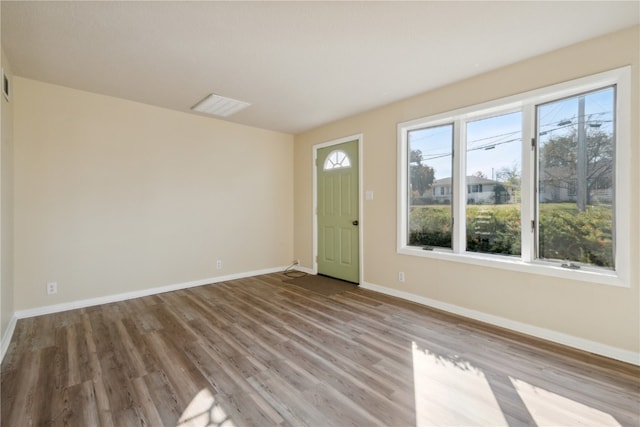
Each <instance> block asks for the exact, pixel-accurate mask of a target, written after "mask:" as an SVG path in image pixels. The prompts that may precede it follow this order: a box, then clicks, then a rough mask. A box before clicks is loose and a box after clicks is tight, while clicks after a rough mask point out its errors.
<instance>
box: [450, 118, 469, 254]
mask: <svg viewBox="0 0 640 427" xmlns="http://www.w3.org/2000/svg"><path fill="white" fill-rule="evenodd" d="M464 123H465V122H464V121H463V120H460V119H458V120H456V121H455V123H454V128H453V152H454V155H453V186H452V188H453V195H452V200H453V206H452V210H453V252H455V253H464V252H465V251H466V249H467V221H466V220H465V218H466V216H465V209H466V203H467V199H466V196H467V192H466V191H465V186H466V179H465V171H466V170H467V165H466V161H467V156H466V153H467V150H466V144H465V140H466V129H465V125H464Z"/></svg>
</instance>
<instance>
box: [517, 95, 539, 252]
mask: <svg viewBox="0 0 640 427" xmlns="http://www.w3.org/2000/svg"><path fill="white" fill-rule="evenodd" d="M535 137H536V133H535V106H534V105H533V104H526V105H524V106H523V108H522V175H521V183H520V185H521V187H520V191H521V205H520V206H521V208H520V209H521V218H522V228H521V233H522V246H521V254H522V255H521V256H522V260H523V261H525V262H530V261H533V260H534V259H535V253H536V251H535V240H536V239H535V227H532V224H533V222H532V221H537V219H536V216H537V215H536V212H535V211H536V204H535V198H536V186H537V184H536V174H535V171H536V167H535V164H536V163H535V160H536V149H535V148H534V146H533V143H532V140H533V138H535ZM536 227H537V226H536Z"/></svg>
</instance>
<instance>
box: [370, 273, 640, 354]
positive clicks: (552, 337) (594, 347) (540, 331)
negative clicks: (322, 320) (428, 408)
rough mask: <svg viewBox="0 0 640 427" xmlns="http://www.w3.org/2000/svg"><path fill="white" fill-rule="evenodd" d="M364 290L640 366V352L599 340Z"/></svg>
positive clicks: (372, 287) (417, 298) (400, 293)
mask: <svg viewBox="0 0 640 427" xmlns="http://www.w3.org/2000/svg"><path fill="white" fill-rule="evenodd" d="M360 286H361V287H363V288H364V289H370V290H372V291H376V292H380V293H383V294H387V295H391V296H394V297H398V298H402V299H405V300H409V301H412V302H416V303H418V304H422V305H426V306H428V307H432V308H436V309H439V310H443V311H446V312H449V313H453V314H457V315H460V316H464V317H468V318H470V319H474V320H479V321H481V322H484V323H488V324H491V325H494V326H498V327H501V328H505V329H510V330H512V331H516V332H520V333H523V334H527V335H531V336H534V337H537V338H542V339H544V340H547V341H551V342H555V343H557V344H562V345H566V346H569V347H573V348H576V349H578V350H583V351H587V352H590V353H594V354H598V355H600V356H605V357H609V358H611V359H615V360H620V361H622V362H626V363H631V364H633V365H638V366H640V353H635V352H633V351H629V350H624V349H621V348H617V347H612V346H609V345H606V344H602V343H599V342H595V341H590V340H586V339H584V338H579V337H575V336H573V335H568V334H564V333H562V332H557V331H553V330H551V329H545V328H540V327H537V326H533V325H529V324H526V323H521V322H517V321H515V320H510V319H506V318H504V317H499V316H494V315H492V314H487V313H483V312H480V311H476V310H472V309H469V308H464V307H460V306H457V305H454V304H449V303H446V302H442V301H438V300H434V299H430V298H426V297H422V296H419V295H415V294H412V293H409V292H403V291H398V290H396V289H390V288H385V287H384V286H379V285H375V284H373V283H368V282H362V283H361V284H360Z"/></svg>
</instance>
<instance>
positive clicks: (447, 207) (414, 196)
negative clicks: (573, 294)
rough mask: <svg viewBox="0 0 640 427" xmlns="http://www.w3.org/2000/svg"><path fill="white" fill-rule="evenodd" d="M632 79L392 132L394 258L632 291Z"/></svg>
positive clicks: (516, 100)
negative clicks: (395, 156) (395, 147)
mask: <svg viewBox="0 0 640 427" xmlns="http://www.w3.org/2000/svg"><path fill="white" fill-rule="evenodd" d="M629 76H630V70H629V68H628V67H626V68H623V69H618V70H614V71H610V72H606V73H601V74H598V75H595V76H591V77H586V78H582V79H578V80H575V81H572V82H567V83H562V84H559V85H555V86H552V87H548V88H544V89H539V90H536V91H532V92H528V93H524V94H520V95H516V96H512V97H509V98H506V99H502V100H498V101H492V102H490V103H486V104H482V105H478V106H472V107H468V108H464V109H461V110H456V111H452V112H448V113H444V114H439V115H437V116H433V117H427V118H424V119H418V120H413V121H410V122H406V123H401V124H399V125H398V149H399V156H398V158H399V159H400V160H399V165H398V166H399V168H398V170H399V180H398V182H399V194H400V197H399V206H398V214H399V215H398V216H399V224H398V251H399V252H400V253H403V254H409V255H417V256H423V257H435V258H440V259H448V260H455V261H460V262H468V263H474V264H481V265H492V266H496V267H502V268H507V269H518V270H520V271H522V270H523V269H524V270H526V271H531V272H536V273H540V274H547V275H553V276H559V277H570V278H578V279H579V280H585V281H592V282H597V283H607V284H615V285H623V286H628V273H629V260H630V256H629V250H630V242H629V236H628V234H629V233H628V231H625V230H628V227H629V223H630V216H629V211H630V205H629V201H628V199H629V198H630V175H629V171H630V164H629V152H630V138H629V136H630V131H629V129H630V126H629V115H630V91H629V81H630V77H629ZM458 153H460V155H458Z"/></svg>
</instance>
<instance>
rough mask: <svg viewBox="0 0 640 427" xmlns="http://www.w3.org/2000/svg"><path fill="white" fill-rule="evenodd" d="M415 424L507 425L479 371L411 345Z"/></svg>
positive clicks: (461, 362)
mask: <svg viewBox="0 0 640 427" xmlns="http://www.w3.org/2000/svg"><path fill="white" fill-rule="evenodd" d="M412 354H413V383H414V393H415V404H416V425H467V426H472V425H478V426H487V425H491V426H506V425H507V421H506V419H505V417H504V415H503V414H502V410H501V409H500V406H499V405H498V402H497V401H496V398H495V396H494V394H493V392H492V390H491V387H490V385H489V383H488V382H487V379H486V378H485V376H484V374H483V373H482V371H480V370H479V369H477V368H475V367H473V366H471V365H470V364H469V363H467V362H465V361H463V360H456V359H455V358H452V357H442V356H437V355H434V354H432V353H430V352H429V351H427V350H423V349H421V348H419V347H418V345H416V343H415V342H414V343H413V344H412Z"/></svg>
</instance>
